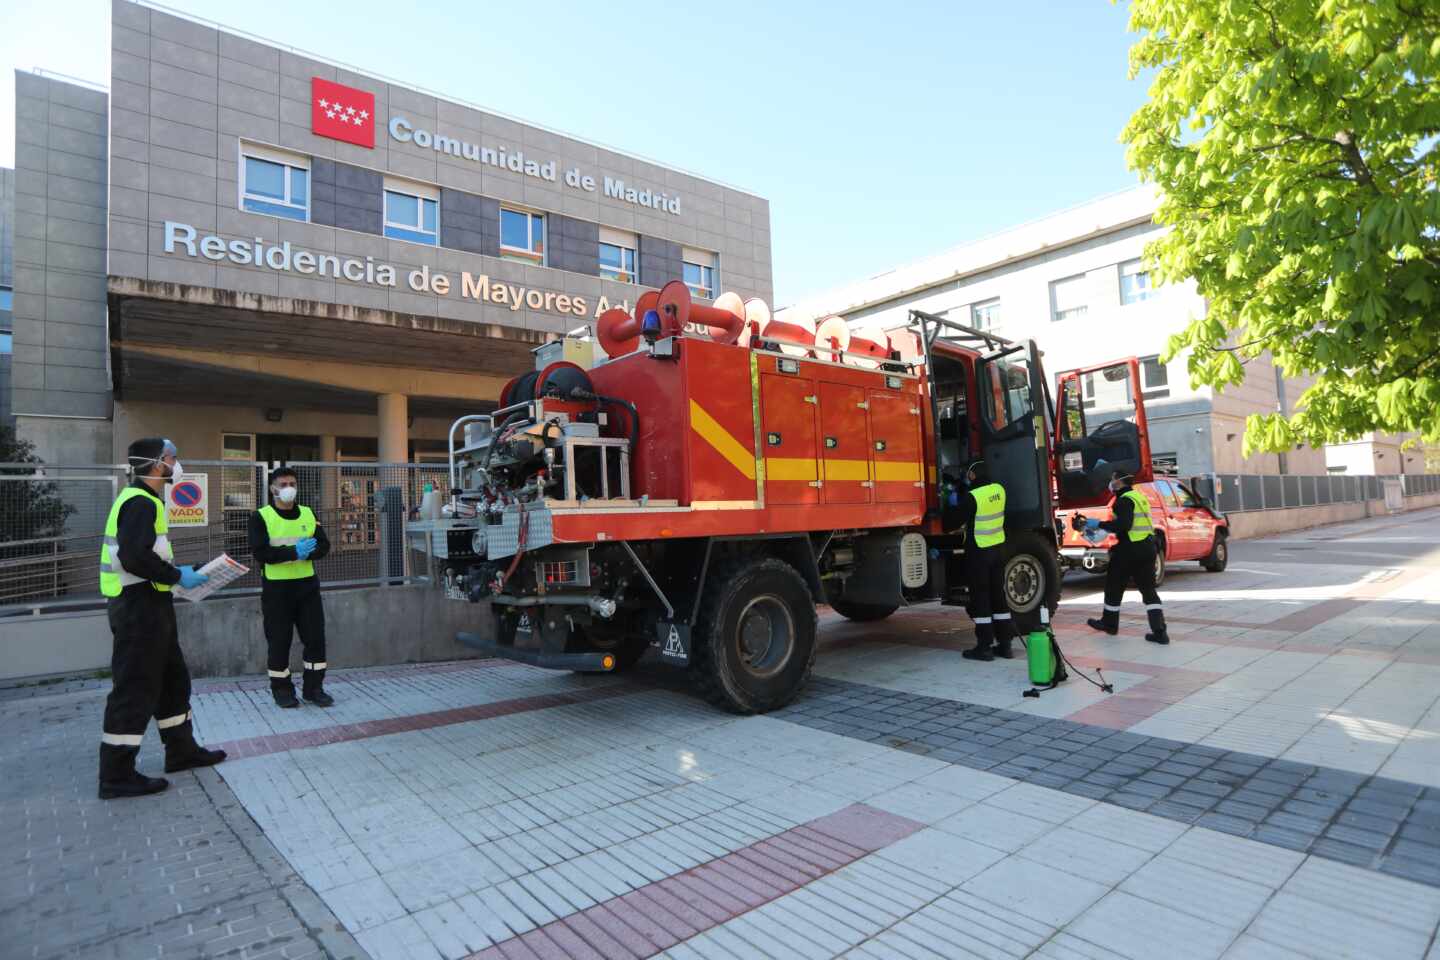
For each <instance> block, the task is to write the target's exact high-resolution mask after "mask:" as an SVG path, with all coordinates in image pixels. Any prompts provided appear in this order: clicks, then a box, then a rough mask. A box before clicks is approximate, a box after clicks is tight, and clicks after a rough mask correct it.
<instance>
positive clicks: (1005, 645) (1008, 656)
mask: <svg viewBox="0 0 1440 960" xmlns="http://www.w3.org/2000/svg"><path fill="white" fill-rule="evenodd" d="M995 656H996V657H997V658H999V659H1001V660H1014V659H1015V648H1014V646H1013V645H1012V644H1011V642H1010V638H1009V637H1006V638H1005V639H1004V640H997V641H995Z"/></svg>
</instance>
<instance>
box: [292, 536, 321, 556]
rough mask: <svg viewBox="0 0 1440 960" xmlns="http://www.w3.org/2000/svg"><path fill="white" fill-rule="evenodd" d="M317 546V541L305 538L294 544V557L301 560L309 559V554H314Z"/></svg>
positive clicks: (312, 538)
mask: <svg viewBox="0 0 1440 960" xmlns="http://www.w3.org/2000/svg"><path fill="white" fill-rule="evenodd" d="M317 546H319V541H318V540H316V539H315V538H314V537H306V538H305V539H304V540H301V541H300V542H299V543H297V544H295V556H297V557H299V558H300V559H301V560H305V559H307V558H309V556H310V554H312V553H314V552H315V548H316V547H317Z"/></svg>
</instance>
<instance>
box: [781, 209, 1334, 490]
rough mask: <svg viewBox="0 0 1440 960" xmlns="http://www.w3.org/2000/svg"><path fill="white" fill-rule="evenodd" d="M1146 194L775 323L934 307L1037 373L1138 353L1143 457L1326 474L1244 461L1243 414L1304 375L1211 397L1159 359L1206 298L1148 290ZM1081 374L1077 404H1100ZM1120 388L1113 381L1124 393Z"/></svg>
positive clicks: (1069, 215) (1296, 460) (1266, 370)
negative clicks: (1036, 350) (1031, 351)
mask: <svg viewBox="0 0 1440 960" xmlns="http://www.w3.org/2000/svg"><path fill="white" fill-rule="evenodd" d="M1155 208H1156V198H1155V195H1154V193H1153V192H1151V191H1150V190H1149V189H1148V188H1140V189H1134V190H1127V191H1125V192H1123V193H1118V194H1114V195H1111V196H1107V197H1102V198H1100V199H1098V200H1095V201H1093V202H1090V203H1086V204H1082V205H1080V206H1077V207H1074V208H1072V209H1068V210H1064V211H1061V212H1059V213H1055V214H1053V215H1051V216H1047V217H1045V218H1043V219H1040V220H1036V221H1034V222H1031V223H1027V224H1024V225H1022V226H1018V227H1015V228H1013V229H1010V230H1005V231H1003V232H1001V233H997V234H995V235H993V236H989V237H986V238H984V239H981V240H978V241H975V242H974V243H969V244H966V245H964V246H961V247H958V248H955V249H953V250H949V251H946V252H945V253H942V254H939V255H937V256H933V257H928V258H925V259H923V260H919V261H916V262H914V263H910V264H906V265H904V266H900V267H897V268H896V269H894V270H890V271H887V272H885V273H882V274H878V275H876V276H874V277H871V278H869V279H867V280H863V281H860V282H858V283H853V284H849V285H847V286H844V287H840V288H838V289H835V290H832V291H828V292H825V293H822V294H820V295H818V296H815V297H811V298H808V299H806V300H804V301H802V302H800V303H797V304H795V305H793V306H790V307H786V308H785V309H784V310H782V311H779V313H778V316H780V317H781V319H792V320H793V319H805V318H808V319H816V318H821V317H825V316H829V315H839V316H842V317H845V318H846V319H847V320H849V321H850V325H851V327H852V328H853V329H855V330H856V331H857V332H859V331H867V330H868V331H872V332H874V331H883V330H887V329H894V328H896V327H902V326H904V325H905V324H906V323H907V320H908V314H909V311H910V310H924V311H927V312H929V313H934V314H940V315H943V316H945V317H946V318H948V319H952V320H955V321H957V322H959V323H963V324H965V325H967V326H972V327H978V328H981V329H984V330H987V331H991V332H994V333H997V334H999V335H1000V336H1003V337H1006V338H1008V339H1011V340H1023V339H1033V340H1035V341H1036V343H1038V344H1039V346H1040V348H1041V350H1042V351H1043V356H1044V363H1045V368H1046V371H1047V372H1048V373H1049V374H1050V375H1051V377H1052V382H1053V378H1054V375H1055V374H1058V373H1060V372H1062V371H1065V370H1073V369H1080V368H1084V367H1089V366H1093V365H1096V364H1101V363H1104V362H1106V361H1109V360H1113V359H1116V358H1118V357H1122V356H1137V357H1140V358H1141V359H1142V363H1141V379H1142V390H1143V395H1144V398H1145V409H1146V413H1147V418H1148V421H1149V424H1150V448H1151V455H1152V456H1153V457H1154V459H1155V460H1156V461H1157V462H1160V463H1164V464H1167V465H1169V466H1173V467H1175V468H1176V469H1178V470H1179V471H1180V472H1181V473H1182V474H1186V475H1193V474H1208V473H1269V474H1274V473H1294V474H1323V473H1324V472H1325V464H1326V461H1325V452H1324V451H1323V450H1313V449H1306V448H1300V449H1297V450H1295V451H1292V452H1290V453H1288V454H1278V455H1277V454H1264V455H1256V456H1252V457H1244V456H1242V455H1241V448H1242V438H1243V436H1244V433H1245V418H1246V417H1247V416H1248V415H1249V414H1252V413H1270V412H1274V411H1277V410H1282V411H1285V412H1291V411H1293V408H1294V403H1295V400H1296V398H1297V397H1298V396H1299V395H1300V393H1301V391H1303V389H1304V387H1305V385H1306V384H1305V382H1304V381H1297V380H1294V379H1286V378H1285V377H1283V376H1281V375H1280V373H1279V371H1278V370H1277V369H1276V368H1275V366H1274V365H1273V364H1271V363H1270V361H1269V359H1268V357H1260V358H1257V359H1255V360H1252V361H1250V362H1249V363H1248V364H1247V366H1246V371H1247V377H1246V380H1245V382H1244V383H1243V384H1240V385H1237V386H1232V387H1229V388H1227V389H1226V390H1224V391H1223V392H1220V393H1216V392H1214V391H1212V390H1211V389H1210V388H1209V387H1192V386H1191V385H1190V377H1189V374H1188V372H1187V370H1186V361H1185V357H1184V356H1181V357H1177V358H1176V359H1174V360H1172V361H1171V362H1169V363H1168V364H1167V363H1161V362H1160V360H1159V357H1160V355H1161V354H1162V353H1163V351H1164V349H1165V346H1166V342H1167V341H1168V339H1169V338H1170V336H1171V335H1172V334H1174V333H1177V332H1179V331H1180V330H1182V329H1184V327H1185V325H1186V324H1187V323H1189V321H1190V320H1191V319H1192V318H1194V317H1199V316H1203V315H1204V312H1205V301H1204V298H1203V297H1201V296H1200V295H1199V294H1198V293H1197V292H1196V289H1195V285H1194V284H1193V283H1189V282H1187V283H1182V284H1173V285H1163V286H1157V285H1155V284H1154V283H1152V282H1151V278H1150V275H1149V273H1148V272H1147V271H1146V269H1145V266H1144V263H1143V261H1142V259H1141V258H1142V254H1143V252H1144V249H1145V245H1146V244H1147V243H1149V242H1150V241H1152V240H1154V239H1155V238H1156V237H1158V236H1159V235H1160V234H1161V232H1162V230H1163V228H1161V227H1159V226H1157V225H1156V224H1155V222H1154V219H1153V217H1154V212H1155ZM1097 380H1100V378H1096V377H1093V376H1092V377H1089V378H1086V380H1085V382H1084V391H1085V403H1086V405H1087V406H1090V405H1091V404H1092V403H1096V402H1099V403H1100V404H1101V406H1104V405H1105V397H1104V395H1103V394H1104V391H1105V389H1106V384H1105V383H1104V382H1103V380H1100V382H1098V383H1097V382H1096V381H1097ZM1123 386H1124V385H1123V384H1121V387H1123Z"/></svg>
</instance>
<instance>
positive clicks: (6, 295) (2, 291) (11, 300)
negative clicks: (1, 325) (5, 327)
mask: <svg viewBox="0 0 1440 960" xmlns="http://www.w3.org/2000/svg"><path fill="white" fill-rule="evenodd" d="M14 309H15V291H14V290H13V289H11V288H10V287H0V310H4V311H5V312H7V313H8V312H10V311H11V310H14Z"/></svg>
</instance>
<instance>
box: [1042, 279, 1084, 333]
mask: <svg viewBox="0 0 1440 960" xmlns="http://www.w3.org/2000/svg"><path fill="white" fill-rule="evenodd" d="M1088 278H1089V274H1087V273H1072V274H1071V275H1070V276H1068V277H1060V278H1058V279H1055V280H1051V281H1050V322H1051V323H1063V322H1065V321H1066V320H1076V319H1079V318H1080V317H1084V316H1086V315H1087V314H1089V312H1090V302H1089V300H1088V299H1087V300H1086V302H1085V303H1082V304H1081V305H1080V306H1078V307H1070V308H1069V309H1067V310H1063V311H1062V310H1061V309H1060V308H1059V303H1060V301H1059V299H1058V298H1057V297H1056V296H1055V294H1056V292H1057V291H1058V290H1059V289H1060V288H1061V287H1062V286H1065V285H1067V284H1071V283H1074V284H1083V283H1084V282H1085V281H1086V280H1087V279H1088Z"/></svg>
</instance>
